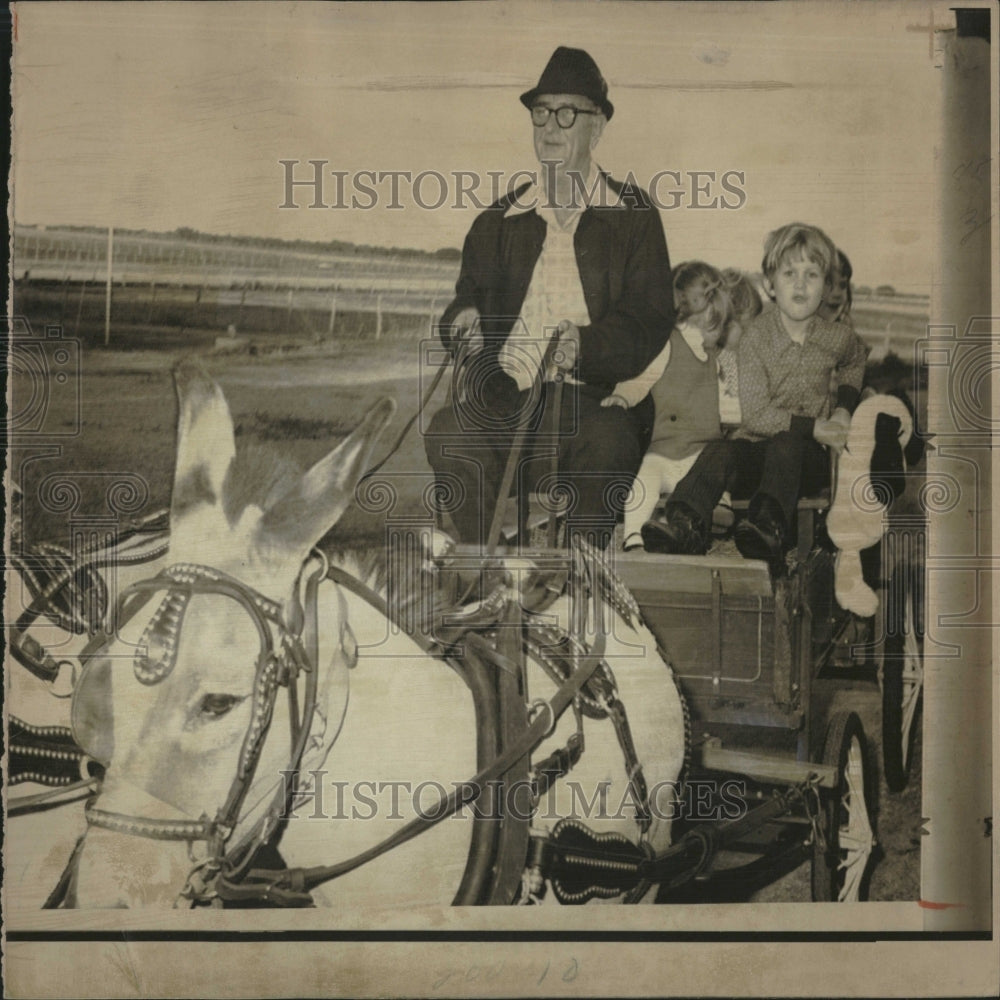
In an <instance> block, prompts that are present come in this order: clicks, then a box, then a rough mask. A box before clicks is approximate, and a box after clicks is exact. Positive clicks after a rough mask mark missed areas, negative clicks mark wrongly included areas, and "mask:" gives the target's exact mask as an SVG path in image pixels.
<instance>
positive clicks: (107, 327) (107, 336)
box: [104, 226, 115, 347]
mask: <svg viewBox="0 0 1000 1000" xmlns="http://www.w3.org/2000/svg"><path fill="white" fill-rule="evenodd" d="M114 253H115V227H114V226H108V280H107V285H106V286H105V292H104V346H105V347H107V346H108V343H109V342H110V340H111V259H112V257H114Z"/></svg>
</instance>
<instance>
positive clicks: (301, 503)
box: [261, 398, 396, 552]
mask: <svg viewBox="0 0 1000 1000" xmlns="http://www.w3.org/2000/svg"><path fill="white" fill-rule="evenodd" d="M395 412H396V404H395V403H394V402H393V401H392V400H391V399H388V398H386V399H383V400H381V401H380V402H378V403H376V404H375V406H373V407H372V408H371V409H370V410H369V411H368V413H367V414H365V417H364V419H363V420H362V421H361V423H360V424H359V425H358V426H357V427H356V428H355V429H354V430H353V431H352V432H351V433H350V434H349V435H348V436H347V437H346V438H345V439H344V440H343V441H341V442H340V444H339V445H337V447H336V448H334V449H333V451H331V452H330V454H329V455H327V456H326V457H325V458H321V459H320V460H319V461H318V462H317V463H316V464H315V465H314V466H313V467H312V468H311V469H310V470H309V471H308V472H307V473H306V474H305V475H304V476H303V477H302V480H301V481H300V482H299V483H298V484H297V485H296V486H293V487H292V489H291V490H289V491H288V493H286V494H285V495H284V496H282V497H281V498H280V499H279V500H278V501H277V502H276V503H275V504H274V506H272V507H271V508H270V509H269V510H268V511H267V512H266V513H265V514H264V517H263V520H262V521H261V534H262V540H263V541H264V542H265V543H266V544H275V543H276V544H279V545H282V546H283V547H286V548H290V549H294V550H296V551H298V552H302V551H303V550H305V551H308V549H309V548H310V547H311V546H313V545H315V544H316V542H318V541H319V540H320V539H321V538H322V537H323V535H325V534H326V533H327V531H329V530H330V528H332V527H333V526H334V524H336V523H337V520H338V519H339V518H340V516H341V514H343V513H344V511H345V510H346V509H347V507H348V505H349V504H350V502H351V499H352V497H353V494H354V487H355V486H356V485H357V483H358V480H359V479H360V478H361V476H362V475H363V474H364V472H365V470H366V469H367V468H368V465H369V462H370V460H371V455H372V450H373V449H374V447H375V443H376V441H378V439H379V436H380V435H381V434H382V431H384V430H385V428H386V426H387V425H388V423H389V421H390V420H391V419H392V415H393V414H394V413H395Z"/></svg>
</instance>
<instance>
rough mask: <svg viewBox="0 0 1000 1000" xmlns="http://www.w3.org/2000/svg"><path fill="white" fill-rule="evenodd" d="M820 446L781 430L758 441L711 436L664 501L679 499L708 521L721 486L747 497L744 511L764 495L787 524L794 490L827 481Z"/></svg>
mask: <svg viewBox="0 0 1000 1000" xmlns="http://www.w3.org/2000/svg"><path fill="white" fill-rule="evenodd" d="M829 480H830V475H829V458H828V456H827V452H826V449H825V448H823V446H822V445H820V444H819V443H818V442H816V441H814V440H813V439H812V438H805V437H802V436H801V435H798V434H792V433H791V432H790V431H783V432H782V433H781V434H776V435H775V436H774V437H772V438H767V439H766V440H764V441H745V440H743V439H741V438H725V439H723V440H721V441H712V442H710V443H709V444H707V445H706V446H705V450H704V451H703V452H702V453H701V454H700V455H699V456H698V460H697V461H696V462H695V463H694V465H693V466H692V468H691V471H690V472H689V473H688V474H687V475H686V476H685V477H684V478H683V479H682V480H681V481H680V482H679V483H678V484H677V489H676V490H674V492H673V494H672V495H671V497H670V503H671V504H676V503H682V504H685V505H686V506H687V507H690V508H691V510H693V511H694V512H695V514H697V515H698V517H699V518H701V523H702V524H703V525H709V524H711V523H712V510H713V509H714V508H715V505H716V504H717V503H718V502H719V498H720V497H721V496H722V494H723V492H724V491H725V490H727V489H728V490H730V491H731V492H732V494H733V496H734V497H738V498H742V499H745V498H746V497H750V516H751V517H753V516H754V514H756V512H757V510H758V509H759V508H760V503H761V499H762V498H763V497H765V496H767V497H770V498H771V499H773V500H775V501H777V503H778V506H779V507H780V508H781V511H782V513H783V514H784V516H785V524H786V526H788V527H791V526H792V525H793V524H794V523H795V521H794V519H795V505H796V503H798V499H799V497H800V496H808V495H809V494H810V493H815V492H816V491H818V490H820V489H822V488H823V487H824V486H825V485H827V484H828V483H829Z"/></svg>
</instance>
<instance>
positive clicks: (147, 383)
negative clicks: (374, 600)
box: [10, 340, 444, 544]
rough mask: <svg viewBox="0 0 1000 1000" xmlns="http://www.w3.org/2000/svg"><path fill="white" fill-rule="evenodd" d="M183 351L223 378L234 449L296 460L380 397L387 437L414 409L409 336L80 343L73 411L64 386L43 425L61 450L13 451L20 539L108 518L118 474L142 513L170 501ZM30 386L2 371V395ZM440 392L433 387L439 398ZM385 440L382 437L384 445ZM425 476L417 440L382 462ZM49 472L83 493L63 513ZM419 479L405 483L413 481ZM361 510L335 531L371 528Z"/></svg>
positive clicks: (321, 449)
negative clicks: (212, 344) (224, 347)
mask: <svg viewBox="0 0 1000 1000" xmlns="http://www.w3.org/2000/svg"><path fill="white" fill-rule="evenodd" d="M182 357H196V358H198V359H200V361H201V362H202V364H203V365H204V367H205V368H206V370H207V371H208V372H209V373H210V374H212V375H213V376H214V377H215V378H216V379H217V380H218V381H219V383H220V385H221V386H222V388H223V391H224V392H225V394H226V397H227V399H228V401H229V404H230V408H231V411H232V414H233V420H234V424H235V426H236V430H237V442H238V446H240V445H241V444H247V443H251V442H253V443H258V444H261V445H263V446H265V447H271V448H274V449H275V450H276V451H277V452H280V454H281V455H282V456H283V457H284V458H286V459H289V458H290V459H292V460H294V461H296V462H297V463H299V464H301V465H302V466H303V467H305V466H307V465H308V464H310V463H311V462H314V461H316V460H317V459H318V458H320V457H322V455H324V454H325V453H326V452H327V451H329V450H330V449H331V448H333V447H334V446H335V445H336V444H337V442H338V441H339V440H340V439H341V438H342V437H343V436H344V434H345V433H347V431H349V430H350V429H351V427H353V426H354V425H355V424H356V423H357V422H358V421H360V419H361V417H362V416H363V414H364V413H365V411H366V410H367V408H368V407H369V406H371V405H373V404H374V403H375V402H376V401H377V400H378V399H379V398H381V397H383V396H390V397H392V398H393V399H394V400H395V401H396V403H397V406H398V408H399V409H398V412H397V416H396V418H395V420H394V422H393V425H392V427H390V430H389V432H388V434H387V438H391V437H393V436H394V435H395V433H396V432H397V430H398V428H400V427H401V426H402V424H403V422H404V421H405V420H406V419H407V418H408V417H409V416H411V415H412V413H413V412H414V411H415V410H416V408H417V397H418V391H419V381H420V380H419V378H418V376H417V374H416V373H417V370H418V368H419V364H420V345H419V342H418V341H415V340H407V341H383V342H380V343H379V344H378V345H372V344H366V343H362V342H351V341H347V342H339V343H336V344H327V345H322V346H319V347H317V346H314V345H301V346H298V347H292V346H291V345H289V344H288V343H287V342H280V343H272V344H266V343H265V344H261V345H259V346H258V348H257V352H256V354H254V355H251V354H249V353H247V352H246V351H241V352H237V353H226V352H214V351H204V350H202V351H198V350H160V351H144V350H132V351H128V352H119V351H104V350H86V351H84V352H83V355H82V361H81V370H80V376H79V378H80V383H79V385H80V391H79V398H80V410H79V416H78V415H77V412H76V410H75V403H74V399H73V397H72V396H71V394H69V393H52V394H51V398H50V400H49V410H48V412H47V414H46V427H47V428H53V429H56V430H57V431H58V432H60V433H67V432H69V436H66V437H64V438H62V439H61V441H60V444H59V453H58V454H55V455H45V456H44V457H39V456H38V455H37V454H36V453H35V452H34V451H32V450H31V449H30V448H29V447H28V446H25V447H14V448H13V449H12V451H11V455H10V459H11V476H12V479H13V481H14V482H16V483H18V485H19V486H20V487H21V489H22V491H23V495H24V501H25V504H24V506H25V514H24V538H25V542H26V543H28V544H30V543H33V542H37V541H43V540H44V541H55V542H62V543H63V544H65V543H66V542H67V540H68V538H69V535H70V532H71V531H72V524H71V523H70V521H71V519H73V520H77V521H81V520H84V519H91V520H92V519H95V518H100V517H102V516H107V515H109V513H110V511H109V509H108V508H107V505H106V502H105V496H106V493H107V489H108V486H109V483H110V481H111V480H113V479H114V477H115V475H116V474H126V475H129V476H139V477H141V479H142V481H143V482H144V483H145V484H146V488H147V490H148V500H147V501H146V503H145V505H144V507H143V509H140V510H136V511H134V512H133V513H134V515H135V516H142V515H143V514H145V513H149V512H151V511H153V510H156V509H158V508H161V507H164V506H166V505H167V504H168V502H169V497H170V486H171V479H172V474H173V461H174V446H175V440H174V439H175V432H176V400H175V396H174V389H173V382H172V375H171V371H172V369H173V367H174V365H175V363H176V362H177V361H178V360H180V359H181V358H182ZM32 391H33V386H32V384H31V382H30V379H29V377H28V376H27V375H25V374H22V373H20V372H18V371H17V370H14V371H12V373H11V393H12V400H13V402H14V405H13V407H12V410H13V411H14V412H17V408H18V405H17V404H18V400H23V399H26V398H27V397H28V396H29V395H30V394H31V393H32ZM443 391H444V390H443V389H442V390H441V392H442V395H441V397H440V398H441V399H443ZM383 444H385V445H387V442H384V443H383ZM393 469H396V470H403V471H406V472H422V473H427V476H426V477H425V480H424V481H425V482H426V481H427V480H428V479H429V470H428V469H427V464H426V461H425V460H424V457H423V449H422V446H421V442H420V438H419V436H417V435H416V434H415V433H413V434H411V435H410V436H408V438H407V440H406V441H405V442H404V445H403V447H402V448H401V450H400V453H399V454H398V455H397V456H396V457H395V458H394V459H393V461H392V463H390V465H389V466H388V467H387V469H386V472H387V473H388V474H391V472H392V470H393ZM55 474H58V475H59V476H60V478H63V479H66V480H69V481H72V482H73V483H74V484H76V485H77V487H78V488H79V490H80V497H81V499H80V502H79V504H78V505H77V507H76V509H75V510H74V511H73V512H72V513H71V514H70V513H68V512H66V511H62V510H58V509H54V508H56V507H58V506H59V505H58V504H53V503H51V502H49V501H48V499H47V497H48V494H49V493H51V483H50V484H49V487H50V488H49V489H47V490H46V489H44V488H43V486H44V485H45V483H46V480H49V479H50V477H52V476H53V475H55ZM419 488H420V487H419V486H418V485H417V484H416V483H414V490H417V489H419ZM371 521H372V519H371V518H370V517H369V516H367V515H365V514H364V513H363V512H362V511H360V510H355V511H353V512H352V513H351V514H349V515H348V516H347V517H345V523H344V525H343V530H344V531H346V532H347V533H348V534H352V535H358V534H359V533H360V534H361V535H362V536H368V535H370V534H371V533H373V532H376V531H378V530H380V529H379V528H377V527H376V526H375V525H373V523H371Z"/></svg>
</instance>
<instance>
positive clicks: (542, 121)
mask: <svg viewBox="0 0 1000 1000" xmlns="http://www.w3.org/2000/svg"><path fill="white" fill-rule="evenodd" d="M553 112H555V116H556V124H557V125H558V126H559V127H560V128H572V127H573V126H574V125H575V124H576V116H577V115H599V114H600V113H601V112H600V111H585V110H584V109H583V108H574V107H573V106H572V105H570V104H564V105H563V106H562V107H561V108H547V107H546V106H545V105H544V104H536V105H535V106H534V107H533V108H532V109H531V124H532V125H534V126H535V128H543V127H544V126H545V125H546V123H547V122H548V120H549V116H550V115H551V114H552V113H553Z"/></svg>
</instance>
